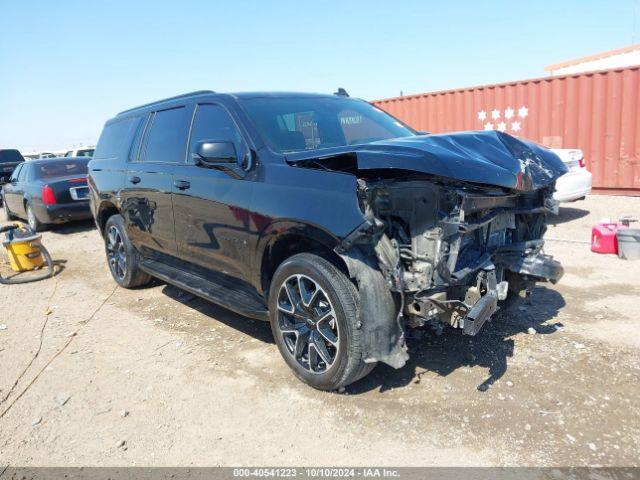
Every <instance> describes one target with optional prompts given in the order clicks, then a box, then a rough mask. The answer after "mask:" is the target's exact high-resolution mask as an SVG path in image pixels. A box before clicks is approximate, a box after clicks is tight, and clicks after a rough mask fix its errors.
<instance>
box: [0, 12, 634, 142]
mask: <svg viewBox="0 0 640 480" xmlns="http://www.w3.org/2000/svg"><path fill="white" fill-rule="evenodd" d="M638 1H639V0H610V1H604V0H602V1H591V0H555V1H545V0H539V1H527V2H525V1H491V0H485V1H453V0H450V1H448V2H444V1H443V2H435V1H433V2H429V1H399V0H398V1H391V0H389V1H387V2H376V1H374V0H369V1H348V0H342V1H316V2H308V1H304V0H283V1H276V0H273V1H262V2H260V1H241V0H235V1H233V0H226V1H215V0H210V1H204V0H203V1H196V0H193V1H189V0H184V1H177V0H176V1H136V0H127V1H120V0H113V1H101V2H98V1H95V2H92V1H76V0H49V1H36V0H32V1H18V0H0V148H7V147H17V148H20V149H24V150H27V149H44V148H49V149H57V148H64V147H66V146H72V145H74V144H79V143H80V142H82V143H84V144H87V143H95V141H96V140H97V137H98V135H99V134H100V130H101V127H102V125H103V123H104V122H105V120H107V119H108V118H110V117H111V116H113V115H114V114H115V113H117V112H118V111H120V110H122V109H125V108H128V107H132V106H136V105H139V104H142V103H145V102H148V101H152V100H156V99H159V98H163V97H166V96H171V95H175V94H179V93H184V92H188V91H192V90H198V89H213V90H217V91H221V92H225V91H247V90H295V91H315V92H333V91H335V89H336V88H337V87H344V88H346V89H347V91H348V92H349V93H350V94H351V95H353V96H358V97H361V98H365V99H368V100H371V99H376V98H383V97H389V96H396V95H398V94H399V92H400V91H401V90H402V91H403V92H404V93H405V94H409V93H419V92H427V91H432V90H441V89H448V88H454V87H461V86H471V85H475V84H484V83H493V82H502V81H508V80H518V79H523V78H530V77H538V76H543V75H544V74H545V72H544V70H543V69H544V67H545V66H546V65H548V64H551V63H557V62H560V61H564V60H568V59H572V58H576V57H579V56H583V55H589V54H592V53H596V52H599V51H602V50H608V49H612V48H619V47H623V46H626V45H629V44H631V39H632V29H633V17H634V13H633V12H634V4H636V5H637V4H638ZM637 16H638V15H636V17H637ZM636 23H637V27H636V28H637V30H639V31H640V18H637V20H636ZM638 36H640V35H636V41H639V40H640V39H639V38H638Z"/></svg>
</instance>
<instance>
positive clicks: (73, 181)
mask: <svg viewBox="0 0 640 480" xmlns="http://www.w3.org/2000/svg"><path fill="white" fill-rule="evenodd" d="M67 181H68V182H69V183H82V182H86V181H87V177H84V178H72V179H71V180H67Z"/></svg>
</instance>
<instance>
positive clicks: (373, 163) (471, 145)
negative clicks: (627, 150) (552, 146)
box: [287, 131, 567, 191]
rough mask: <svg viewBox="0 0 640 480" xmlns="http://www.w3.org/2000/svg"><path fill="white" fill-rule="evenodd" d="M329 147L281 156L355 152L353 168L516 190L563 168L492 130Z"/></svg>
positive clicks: (535, 148) (540, 183)
mask: <svg viewBox="0 0 640 480" xmlns="http://www.w3.org/2000/svg"><path fill="white" fill-rule="evenodd" d="M330 150H331V151H327V152H324V151H320V150H316V151H314V152H309V151H307V152H304V153H300V154H294V155H291V156H289V155H287V160H288V161H292V162H293V163H296V162H298V161H302V160H305V159H310V158H319V157H322V158H329V157H331V156H336V155H344V154H345V153H355V154H356V157H357V166H358V170H380V169H401V170H410V171H415V172H420V173H426V174H431V175H437V176H440V177H445V178H451V179H456V180H462V181H467V182H473V183H480V184H487V185H495V186H499V187H505V188H510V189H514V190H520V191H528V190H537V189H539V188H543V187H546V186H548V185H550V184H551V183H552V182H554V181H555V180H556V179H557V178H558V177H560V176H561V175H563V174H565V173H566V172H567V168H566V167H565V165H564V163H563V162H562V161H561V160H560V158H559V157H558V156H557V155H556V154H555V153H553V152H552V151H550V150H548V149H546V148H544V147H542V146H540V145H537V144H536V143H534V142H530V141H527V140H522V139H518V138H515V137H512V136H511V135H508V134H506V133H502V132H498V131H471V132H460V133H451V134H439V135H435V134H434V135H418V136H415V137H403V138H395V139H391V140H382V141H378V142H373V143H370V144H366V145H357V146H352V147H344V148H340V149H330Z"/></svg>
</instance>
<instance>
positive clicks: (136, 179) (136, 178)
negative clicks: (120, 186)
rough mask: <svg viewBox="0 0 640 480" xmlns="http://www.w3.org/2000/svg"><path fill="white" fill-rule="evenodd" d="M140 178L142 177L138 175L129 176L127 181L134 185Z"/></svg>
mask: <svg viewBox="0 0 640 480" xmlns="http://www.w3.org/2000/svg"><path fill="white" fill-rule="evenodd" d="M141 180H142V179H141V178H140V177H136V176H133V177H129V181H130V182H131V183H133V184H134V185H136V184H138V183H140V181H141Z"/></svg>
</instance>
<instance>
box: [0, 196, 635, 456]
mask: <svg viewBox="0 0 640 480" xmlns="http://www.w3.org/2000/svg"><path fill="white" fill-rule="evenodd" d="M634 212H640V199H629V198H621V197H608V198H607V197H590V198H588V199H587V200H586V201H583V202H578V203H575V204H570V205H569V206H568V208H565V209H564V210H563V211H562V212H561V215H560V216H559V217H558V218H557V219H555V221H554V224H555V225H554V226H551V227H550V228H549V231H548V233H547V237H549V238H552V239H553V240H552V241H549V242H548V244H547V248H546V250H547V252H548V253H552V254H554V255H555V256H557V257H558V258H559V259H560V260H561V261H562V262H563V264H564V265H565V268H566V277H565V278H564V279H563V280H562V281H561V282H560V283H559V284H558V285H555V286H553V285H540V286H538V287H537V288H536V290H535V291H534V293H533V295H532V296H531V297H530V298H529V299H528V300H527V301H526V302H525V304H523V305H521V306H520V308H518V307H515V308H513V309H511V310H509V311H501V312H500V313H499V315H498V317H497V318H496V319H495V320H494V321H493V323H492V324H491V325H487V326H486V327H485V329H484V331H483V332H481V334H480V335H478V336H477V337H475V338H469V337H464V336H462V335H460V334H459V333H458V332H454V331H445V332H444V333H443V335H441V336H437V335H435V334H433V333H431V332H424V333H417V334H415V335H413V338H411V339H410V348H411V353H412V357H411V361H410V362H409V363H408V365H406V366H405V367H404V368H402V369H400V370H393V369H391V368H389V367H386V366H379V367H378V368H377V369H376V370H375V371H374V372H373V374H372V375H371V376H369V377H367V378H366V379H364V380H362V381H360V382H358V383H356V384H354V385H352V386H351V387H349V388H347V390H346V391H345V392H344V393H343V394H337V393H322V392H317V391H314V390H312V389H310V388H308V387H306V386H305V385H303V384H301V383H300V382H299V381H297V380H296V379H295V378H294V377H293V376H292V375H291V374H290V373H289V371H288V369H287V367H286V366H285V364H284V362H283V361H281V359H280V357H279V354H278V352H277V349H276V347H275V346H274V344H273V341H272V339H271V333H270V329H269V326H268V324H266V323H262V322H258V321H254V320H250V319H247V318H243V317H240V316H238V315H236V314H233V313H231V312H228V311H226V310H224V309H222V308H220V307H217V306H215V305H212V304H209V303H207V302H205V301H203V300H200V299H197V298H193V297H192V296H190V295H188V294H186V293H184V292H181V291H180V290H178V289H176V288H174V287H171V286H167V285H165V284H163V283H161V282H155V283H153V284H152V285H151V286H149V287H147V288H143V289H138V290H129V291H127V290H122V289H119V288H118V289H116V291H115V292H114V294H113V296H112V297H110V299H109V300H108V301H107V302H106V303H105V305H104V307H103V308H102V309H101V310H100V311H99V312H98V313H97V314H96V315H95V317H94V318H93V319H92V320H91V321H90V322H89V323H84V322H85V321H86V319H87V318H88V317H89V315H90V314H91V313H92V312H93V311H94V310H95V309H96V308H98V307H99V305H100V304H101V303H102V302H103V301H104V300H105V298H107V296H108V295H109V294H110V293H111V292H112V290H113V288H114V283H113V281H112V280H111V278H110V275H109V272H108V268H107V266H106V262H105V260H104V253H103V248H102V244H101V240H100V238H99V236H98V234H97V232H96V231H95V230H93V229H92V225H91V224H90V223H87V224H78V225H73V226H67V227H64V228H56V229H54V230H52V231H50V232H46V233H45V235H44V241H45V243H46V245H47V247H48V248H49V250H50V251H51V253H52V255H53V256H54V258H55V259H58V260H65V261H66V263H65V264H64V266H65V268H64V270H63V271H62V272H61V273H60V274H59V275H58V276H57V277H55V278H54V279H50V280H46V281H42V282H39V283H36V284H29V285H21V286H10V287H9V286H0V305H1V307H0V324H3V325H6V329H4V330H0V365H2V368H0V398H3V397H4V396H5V395H6V394H7V393H9V389H10V387H11V385H12V384H13V383H14V381H15V380H16V378H18V375H19V374H20V372H21V371H22V369H23V368H24V366H25V365H26V364H27V363H28V362H29V360H30V359H31V358H32V356H33V354H34V353H35V351H36V348H37V346H38V343H39V338H40V331H41V328H42V325H43V322H44V321H45V318H46V317H48V321H47V325H46V328H45V330H44V336H43V339H44V340H43V345H42V351H41V353H40V355H39V356H38V358H37V359H36V361H35V362H34V364H33V366H32V367H31V368H30V369H29V370H28V371H27V373H26V374H25V375H24V377H23V378H22V379H21V380H20V382H19V383H18V386H17V388H16V389H15V390H14V391H13V392H12V393H11V394H10V395H9V397H8V399H7V401H5V402H4V403H3V404H1V405H0V412H2V411H4V410H5V409H6V408H7V407H8V406H9V405H12V407H11V408H10V410H9V411H8V412H7V413H6V414H5V415H4V416H3V417H2V418H0V463H5V464H13V465H34V466H35V465H47V466H51V465H153V466H163V465H181V466H187V465H248V464H251V465H536V466H543V465H626V466H629V465H638V464H639V463H640V462H638V455H637V452H638V450H639V447H640V420H639V419H640V400H639V399H638V385H639V380H640V341H638V338H640V334H638V331H639V327H640V321H639V320H638V318H637V316H636V315H635V310H637V306H638V304H639V300H640V276H638V274H637V271H638V267H640V264H638V263H637V262H635V263H632V262H624V261H621V260H618V259H617V258H615V257H612V256H601V255H596V254H593V253H591V252H590V251H589V246H588V245H587V244H584V243H576V242H575V241H576V240H578V241H588V240H589V234H590V227H591V225H592V224H593V223H595V222H596V221H598V220H599V219H600V218H602V217H604V216H608V217H611V218H618V217H619V216H621V215H623V214H632V213H634ZM567 240H570V241H567ZM54 289H55V290H54ZM49 297H51V301H50V303H48V299H49ZM47 309H50V310H51V313H50V314H49V315H45V313H46V310H47ZM530 328H533V329H535V331H536V332H537V333H536V334H535V335H532V334H529V333H527V332H528V331H529V329H530ZM74 332H77V334H76V335H75V336H70V335H72V334H73V333H74ZM70 338H71V339H72V341H71V343H69V345H68V346H67V347H66V349H65V350H64V351H63V352H62V353H61V354H59V356H57V357H56V358H55V359H54V360H53V361H52V362H51V363H50V365H49V366H48V367H46V368H44V367H45V365H46V364H47V363H48V362H49V361H50V360H51V359H52V358H53V357H54V356H55V355H56V354H57V353H58V352H59V351H60V350H61V349H62V348H63V347H64V345H65V344H67V343H68V342H69V339H70ZM43 368H44V370H43ZM41 370H42V373H41V374H40V375H39V377H38V378H37V379H36V380H35V382H34V383H33V385H32V386H31V387H30V388H28V389H26V391H25V393H24V394H23V395H22V397H21V398H19V399H18V400H17V401H15V399H16V397H17V396H18V395H19V394H20V393H21V392H22V391H23V390H25V388H26V387H27V385H28V384H29V383H30V382H32V381H33V380H34V378H35V377H36V375H37V374H38V372H39V371H41ZM14 401H15V403H13V404H12V402H14Z"/></svg>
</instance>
